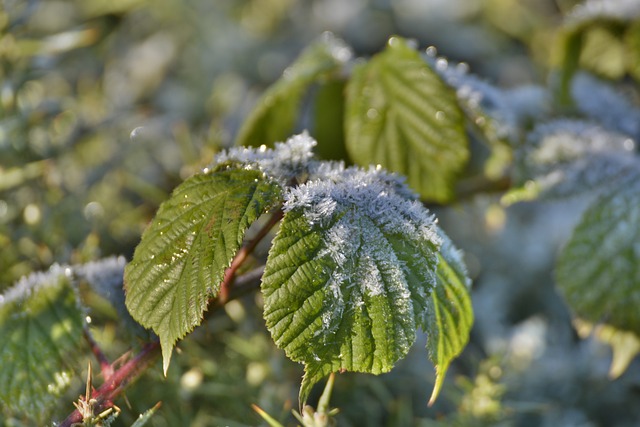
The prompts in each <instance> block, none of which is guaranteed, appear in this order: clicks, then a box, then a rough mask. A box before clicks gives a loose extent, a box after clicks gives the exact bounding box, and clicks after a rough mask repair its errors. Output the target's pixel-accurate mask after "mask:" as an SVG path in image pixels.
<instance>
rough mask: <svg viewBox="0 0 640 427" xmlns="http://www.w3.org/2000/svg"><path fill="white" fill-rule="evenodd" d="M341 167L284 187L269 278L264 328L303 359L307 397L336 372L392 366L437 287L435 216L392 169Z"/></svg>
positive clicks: (266, 279)
mask: <svg viewBox="0 0 640 427" xmlns="http://www.w3.org/2000/svg"><path fill="white" fill-rule="evenodd" d="M342 168H343V167H342V166H341V165H340V164H333V165H332V167H331V168H328V169H327V168H316V169H315V170H313V172H314V173H315V174H320V173H322V174H323V175H324V179H320V178H315V179H313V180H310V181H309V182H307V183H305V184H303V185H300V186H298V187H296V188H291V189H289V190H288V191H287V193H286V194H285V204H284V210H285V216H284V219H283V221H282V223H281V226H280V230H279V232H278V234H277V236H276V238H275V239H274V242H273V246H272V248H271V251H270V253H269V258H268V260H267V265H266V268H265V273H264V276H263V283H262V290H263V294H264V297H265V308H264V310H265V311H264V315H265V319H266V322H267V327H268V328H269V330H270V332H271V334H272V337H273V339H274V341H275V342H276V344H277V345H278V347H280V348H283V349H284V350H285V352H286V353H287V355H288V356H289V357H290V358H291V359H292V360H294V361H299V362H302V363H304V364H305V372H306V374H305V379H304V380H303V385H302V388H301V399H302V400H303V401H304V400H305V398H306V396H307V394H308V392H309V390H310V387H311V386H312V385H313V384H314V383H315V382H317V381H318V380H319V379H321V378H322V376H324V375H325V374H327V373H329V372H333V371H338V370H341V369H345V370H349V371H359V372H369V373H376V374H377V373H381V372H387V371H388V370H390V369H391V367H392V366H393V365H394V364H395V362H396V361H397V360H399V359H400V358H401V357H403V356H404V355H405V354H406V353H407V351H408V349H409V347H410V346H411V344H412V343H413V342H414V340H415V331H416V328H417V327H419V326H421V325H425V324H426V321H427V313H426V311H427V310H426V308H427V304H428V297H429V294H430V293H431V291H432V290H433V289H434V287H435V285H436V266H437V251H438V248H439V247H440V244H441V238H440V237H439V235H438V232H437V229H436V226H435V220H434V218H433V216H432V215H430V214H429V212H428V211H427V210H426V209H425V208H424V206H422V205H421V204H420V203H419V202H417V201H415V200H408V199H407V198H406V197H404V194H403V191H404V188H403V187H402V186H399V184H398V182H397V180H395V179H394V176H393V175H385V174H382V173H381V172H380V171H379V170H376V169H371V170H369V171H364V170H361V169H352V168H347V169H342ZM340 170H342V171H344V172H345V173H344V174H343V177H342V178H338V176H339V174H336V171H340ZM314 176H317V175H314ZM330 177H331V178H330ZM380 177H382V178H383V179H382V180H379V179H378V178H380ZM385 178H387V180H386V181H385ZM390 178H393V179H390Z"/></svg>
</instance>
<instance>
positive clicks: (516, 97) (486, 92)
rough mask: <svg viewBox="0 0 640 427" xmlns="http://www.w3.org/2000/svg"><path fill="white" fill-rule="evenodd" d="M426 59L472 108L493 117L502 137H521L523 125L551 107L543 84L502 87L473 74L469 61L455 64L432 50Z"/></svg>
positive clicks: (498, 133) (514, 138)
mask: <svg viewBox="0 0 640 427" xmlns="http://www.w3.org/2000/svg"><path fill="white" fill-rule="evenodd" d="M425 59H426V61H427V62H428V63H429V64H430V65H431V66H432V68H433V69H435V70H436V72H438V74H440V76H441V77H442V78H443V79H444V81H445V82H446V83H447V84H448V85H449V86H451V87H453V88H455V89H456V95H457V97H458V99H459V100H461V101H462V102H463V103H464V104H466V105H467V106H468V107H469V108H470V109H471V110H478V109H479V110H480V111H482V112H483V113H485V114H487V115H488V116H489V117H490V118H491V119H492V121H493V123H492V125H493V127H494V129H493V131H494V132H495V133H496V137H498V138H500V139H509V140H511V141H516V140H518V139H519V136H520V129H521V128H522V125H523V124H524V123H526V121H527V120H530V119H533V118H539V117H541V116H543V115H544V114H545V113H546V112H547V111H548V110H549V108H550V105H551V97H550V95H549V93H548V91H547V90H546V89H544V88H543V87H542V86H535V85H528V86H521V87H518V88H514V89H501V88H498V87H496V86H494V85H492V84H490V83H488V82H487V81H485V80H482V79H480V78H479V77H477V76H475V75H473V74H469V73H468V68H469V67H468V65H467V64H465V63H459V64H457V65H455V66H452V65H449V64H448V62H446V61H444V62H443V61H442V58H434V57H431V56H429V55H428V54H427V56H426V57H425ZM443 64H444V66H443ZM479 119H481V117H479Z"/></svg>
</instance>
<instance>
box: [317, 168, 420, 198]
mask: <svg viewBox="0 0 640 427" xmlns="http://www.w3.org/2000/svg"><path fill="white" fill-rule="evenodd" d="M313 180H327V181H331V182H334V183H338V182H344V181H347V180H348V181H352V182H360V183H361V184H363V185H364V184H373V183H377V184H382V185H385V186H387V187H388V190H389V191H393V192H394V193H396V194H398V195H399V196H401V197H404V198H405V199H407V200H418V199H419V198H420V196H419V195H418V193H416V192H415V191H413V190H412V189H411V188H409V186H408V185H407V183H406V181H407V179H406V177H404V176H402V175H398V174H396V173H392V172H388V171H387V170H385V169H383V168H382V167H380V166H379V165H378V166H369V168H368V169H363V168H360V167H357V166H351V167H345V165H344V162H342V161H340V162H326V161H314V162H311V163H310V165H309V181H313Z"/></svg>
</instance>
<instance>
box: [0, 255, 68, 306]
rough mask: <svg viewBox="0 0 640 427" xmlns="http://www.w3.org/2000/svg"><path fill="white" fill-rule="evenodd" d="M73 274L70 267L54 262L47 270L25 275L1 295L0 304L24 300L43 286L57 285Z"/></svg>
mask: <svg viewBox="0 0 640 427" xmlns="http://www.w3.org/2000/svg"><path fill="white" fill-rule="evenodd" d="M71 274H72V270H71V268H70V267H68V266H64V265H58V264H54V265H52V266H51V268H49V270H48V271H46V272H35V273H31V274H29V275H28V276H24V277H22V278H21V279H20V280H18V282H17V283H15V284H14V285H13V286H12V287H10V288H9V289H8V290H7V291H6V292H5V293H4V294H2V295H0V306H2V305H3V304H13V303H17V302H18V303H19V302H20V301H24V300H26V299H28V298H29V297H30V296H31V295H33V294H35V293H37V292H38V290H40V289H42V288H46V287H48V286H53V285H57V284H58V283H59V281H60V279H62V278H67V279H70V278H71Z"/></svg>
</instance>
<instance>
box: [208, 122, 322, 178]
mask: <svg viewBox="0 0 640 427" xmlns="http://www.w3.org/2000/svg"><path fill="white" fill-rule="evenodd" d="M315 146H316V141H315V140H314V139H313V138H311V137H310V136H309V134H308V133H307V132H306V131H305V132H303V133H301V134H299V135H294V136H292V137H291V138H289V139H287V141H286V142H276V144H275V147H274V148H273V149H271V148H267V147H266V146H264V145H263V146H260V147H258V148H253V147H235V148H231V149H230V150H228V151H223V152H221V153H219V154H218V155H217V156H216V157H215V159H214V162H213V165H212V166H211V169H214V168H215V167H216V166H219V165H223V164H225V163H229V162H231V163H240V164H242V165H243V166H244V167H245V168H248V169H256V170H260V171H262V172H264V173H265V174H266V175H268V176H269V177H272V178H275V179H277V180H279V181H281V182H282V183H286V182H288V181H289V180H291V179H292V178H295V177H297V176H300V175H303V174H305V173H306V172H307V168H308V165H309V162H310V161H311V159H312V158H313V147H315Z"/></svg>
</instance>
